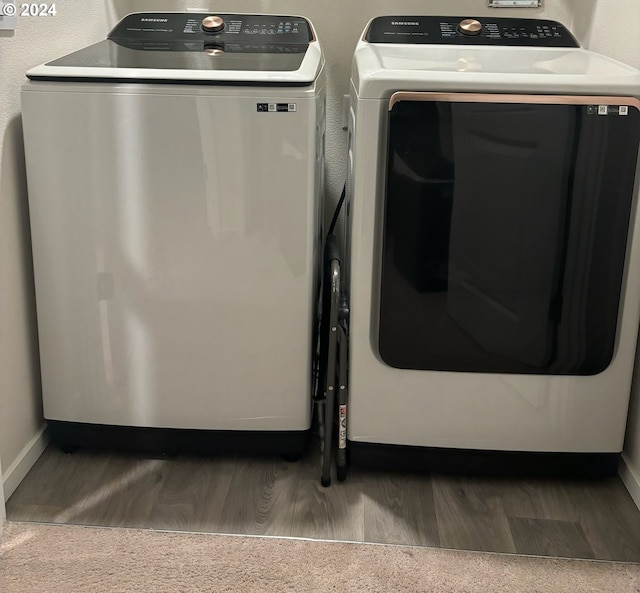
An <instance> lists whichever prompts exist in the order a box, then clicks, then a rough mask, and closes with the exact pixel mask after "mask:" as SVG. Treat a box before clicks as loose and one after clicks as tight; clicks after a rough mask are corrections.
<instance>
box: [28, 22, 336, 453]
mask: <svg viewBox="0 0 640 593" xmlns="http://www.w3.org/2000/svg"><path fill="white" fill-rule="evenodd" d="M27 77H28V78H29V81H28V82H27V83H26V84H25V85H24V87H23V90H22V106H23V117H24V137H25V149H26V159H27V174H28V190H29V210H30V217H31V233H32V241H33V259H34V268H35V286H36V297H37V314H38V331H39V340H40V359H41V365H42V384H43V398H44V416H45V418H46V419H47V420H48V422H49V428H50V432H51V435H52V437H53V438H54V440H57V441H58V442H60V443H61V444H63V445H64V446H69V447H71V446H76V445H79V444H93V445H95V444H99V443H101V442H103V441H115V443H116V444H129V445H132V446H134V447H146V446H147V445H150V446H151V444H152V443H155V442H156V441H157V440H159V441H160V443H161V446H163V447H169V448H181V444H182V445H188V446H191V445H194V444H196V443H200V444H201V445H203V446H205V447H206V448H209V446H210V445H213V444H214V443H216V442H217V438H218V437H229V438H230V439H232V440H233V441H234V443H233V445H234V446H235V447H242V448H244V447H245V445H246V444H247V443H252V442H253V441H252V439H251V438H250V437H255V440H257V443H256V446H257V447H259V448H260V450H265V447H269V444H270V443H277V444H276V448H277V449H278V450H282V451H283V452H292V451H294V450H297V449H298V448H299V446H301V445H302V443H303V441H304V440H305V438H306V435H307V434H308V430H309V428H310V425H311V409H312V397H311V386H312V371H311V360H312V332H313V326H314V324H315V317H316V301H317V296H316V295H317V284H318V268H319V264H318V249H319V241H320V237H321V228H320V227H321V212H322V194H323V181H322V180H323V163H324V129H325V75H324V58H323V54H322V51H321V48H320V45H319V42H318V39H317V36H316V33H315V31H314V28H313V26H312V24H311V23H310V22H309V21H308V20H307V19H305V18H303V17H299V16H280V15H258V14H215V15H208V14H194V13H188V14H185V13H178V12H169V13H136V14H131V15H129V16H127V17H125V18H124V19H123V20H122V21H121V22H120V23H119V24H118V25H117V26H116V27H115V29H114V30H113V31H112V32H111V34H110V35H109V36H108V38H107V39H106V40H104V41H101V42H100V43H97V44H95V45H92V46H90V47H87V48H85V49H82V50H80V51H78V52H76V53H73V54H70V55H68V56H65V57H62V58H60V59H56V60H54V61H52V62H49V63H47V64H44V65H42V66H38V67H35V68H33V69H32V70H30V71H29V72H28V73H27ZM121 428H126V429H127V430H126V431H123V430H120V429H121ZM213 431H215V434H214V432H213ZM112 437H113V438H112ZM154 448H155V445H154ZM252 448H254V447H252Z"/></svg>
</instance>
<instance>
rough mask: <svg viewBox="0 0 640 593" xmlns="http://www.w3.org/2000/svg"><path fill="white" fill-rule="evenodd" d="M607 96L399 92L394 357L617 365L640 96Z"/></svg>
mask: <svg viewBox="0 0 640 593" xmlns="http://www.w3.org/2000/svg"><path fill="white" fill-rule="evenodd" d="M594 101H595V99H594V98H578V97H549V96H545V97H541V96H524V97H522V96H520V97H517V96H509V95H461V94H455V95H442V94H437V93H399V94H396V95H395V96H394V98H393V99H392V104H391V109H390V117H389V152H388V173H387V186H386V195H385V220H384V224H383V233H382V234H383V250H382V253H383V256H382V269H381V275H380V277H381V293H380V312H379V314H380V323H379V336H378V337H379V350H380V355H381V357H382V359H383V360H384V361H385V362H387V363H388V364H390V365H391V366H395V367H399V368H414V369H431V370H457V371H481V372H507V373H508V372H520V373H553V374H587V375H588V374H595V373H598V372H600V371H602V370H604V369H605V368H606V367H607V366H608V364H609V362H610V361H611V357H612V355H613V348H614V343H615V336H616V327H617V317H618V304H619V299H620V288H621V283H622V277H623V269H624V261H625V250H626V239H627V233H628V222H629V216H630V210H631V204H632V198H633V187H634V178H635V174H636V165H637V156H638V143H639V139H640V112H639V111H638V105H640V102H637V101H634V100H629V99H626V100H625V99H608V100H605V99H602V98H599V99H598V101H599V102H600V103H606V104H604V105H594V104H593V103H594ZM603 109H604V110H603ZM605 112H606V115H605Z"/></svg>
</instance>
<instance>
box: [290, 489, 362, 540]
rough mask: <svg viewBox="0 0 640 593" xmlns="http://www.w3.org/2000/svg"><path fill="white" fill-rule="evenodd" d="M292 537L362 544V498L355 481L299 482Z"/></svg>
mask: <svg viewBox="0 0 640 593" xmlns="http://www.w3.org/2000/svg"><path fill="white" fill-rule="evenodd" d="M296 490H297V492H296V502H295V509H294V512H293V522H292V527H291V535H292V536H293V537H310V538H314V539H329V540H340V541H357V542H361V541H365V539H364V496H363V494H362V488H361V484H360V483H358V482H353V481H352V482H349V481H346V482H343V483H340V482H334V483H333V485H332V486H331V487H329V488H325V487H323V486H322V485H321V484H320V479H319V478H317V479H305V480H299V482H298V487H297V489H296Z"/></svg>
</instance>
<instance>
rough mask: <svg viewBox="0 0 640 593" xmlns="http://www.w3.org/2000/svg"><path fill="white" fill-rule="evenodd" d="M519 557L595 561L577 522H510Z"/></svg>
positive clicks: (531, 520)
mask: <svg viewBox="0 0 640 593" xmlns="http://www.w3.org/2000/svg"><path fill="white" fill-rule="evenodd" d="M509 527H510V528H511V533H512V535H513V541H514V542H515V544H516V550H517V552H518V554H532V555H537V556H555V557H566V558H595V553H594V552H593V549H592V548H591V545H590V544H589V542H588V541H587V537H586V535H585V534H584V531H583V530H582V527H581V526H580V524H579V523H578V522H574V521H554V520H552V519H528V518H519V517H510V518H509Z"/></svg>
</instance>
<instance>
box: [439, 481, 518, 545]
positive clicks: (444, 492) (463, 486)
mask: <svg viewBox="0 0 640 593" xmlns="http://www.w3.org/2000/svg"><path fill="white" fill-rule="evenodd" d="M487 484H488V485H489V486H488V487H487ZM493 486H494V484H492V483H491V482H490V481H489V482H487V481H486V480H483V479H470V478H457V477H444V476H436V477H434V481H433V493H434V499H435V508H436V516H437V520H438V531H439V534H440V545H441V546H443V547H446V548H456V549H462V550H477V551H481V552H507V553H515V552H516V546H515V543H514V541H513V537H512V535H511V529H510V527H509V521H508V518H507V515H506V513H505V511H504V507H503V505H502V500H501V499H500V497H499V496H497V495H496V494H495V492H492V490H493Z"/></svg>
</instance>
